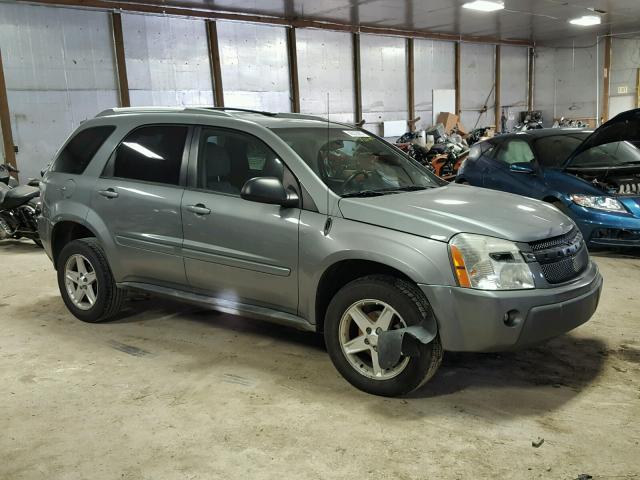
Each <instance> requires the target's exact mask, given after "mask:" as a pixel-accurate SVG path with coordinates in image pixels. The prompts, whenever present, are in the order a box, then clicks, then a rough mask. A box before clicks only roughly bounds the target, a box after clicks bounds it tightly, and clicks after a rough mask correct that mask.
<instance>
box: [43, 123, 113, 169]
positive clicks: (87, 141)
mask: <svg viewBox="0 0 640 480" xmlns="http://www.w3.org/2000/svg"><path fill="white" fill-rule="evenodd" d="M115 129H116V127H114V126H112V125H103V126H100V127H90V128H85V129H84V130H81V131H79V132H78V133H76V134H75V136H74V137H73V138H72V139H71V140H69V143H67V145H66V146H65V147H64V148H63V149H62V151H61V152H60V155H58V158H57V159H56V161H55V162H54V163H53V167H51V171H52V172H59V173H70V174H74V175H80V174H82V173H83V172H84V171H85V169H86V168H87V165H89V163H91V160H92V159H93V156H94V155H95V154H96V152H97V151H98V150H99V149H100V147H101V146H102V144H103V143H104V142H105V140H106V139H107V138H109V135H111V134H112V133H113V131H114V130H115Z"/></svg>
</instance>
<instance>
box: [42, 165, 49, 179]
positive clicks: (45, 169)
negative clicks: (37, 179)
mask: <svg viewBox="0 0 640 480" xmlns="http://www.w3.org/2000/svg"><path fill="white" fill-rule="evenodd" d="M50 166H51V164H50V163H47V166H46V167H44V168H43V169H42V170H40V176H41V177H44V174H45V173H47V170H49V167H50Z"/></svg>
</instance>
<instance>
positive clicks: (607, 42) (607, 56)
mask: <svg viewBox="0 0 640 480" xmlns="http://www.w3.org/2000/svg"><path fill="white" fill-rule="evenodd" d="M610 73H611V37H610V36H608V37H605V38H604V69H603V71H602V121H603V122H606V121H607V120H609V77H610V75H609V74H610Z"/></svg>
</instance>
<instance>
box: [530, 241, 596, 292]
mask: <svg viewBox="0 0 640 480" xmlns="http://www.w3.org/2000/svg"><path fill="white" fill-rule="evenodd" d="M588 264H589V254H588V253H587V249H586V247H585V246H584V245H583V246H582V248H580V250H578V253H576V254H575V255H572V256H569V257H564V258H563V259H562V260H559V261H557V262H551V263H541V264H540V269H541V270H542V274H543V275H544V278H545V279H546V280H547V282H549V283H562V282H568V281H569V280H571V279H573V278H575V277H577V276H578V275H580V274H581V273H582V272H583V271H584V269H585V268H587V265H588Z"/></svg>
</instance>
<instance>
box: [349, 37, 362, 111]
mask: <svg viewBox="0 0 640 480" xmlns="http://www.w3.org/2000/svg"><path fill="white" fill-rule="evenodd" d="M351 38H352V46H353V47H352V48H353V93H354V97H355V101H354V103H355V119H354V122H353V123H359V122H360V121H361V120H362V85H361V83H360V79H361V73H360V34H359V33H354V34H353V35H352V37H351Z"/></svg>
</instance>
